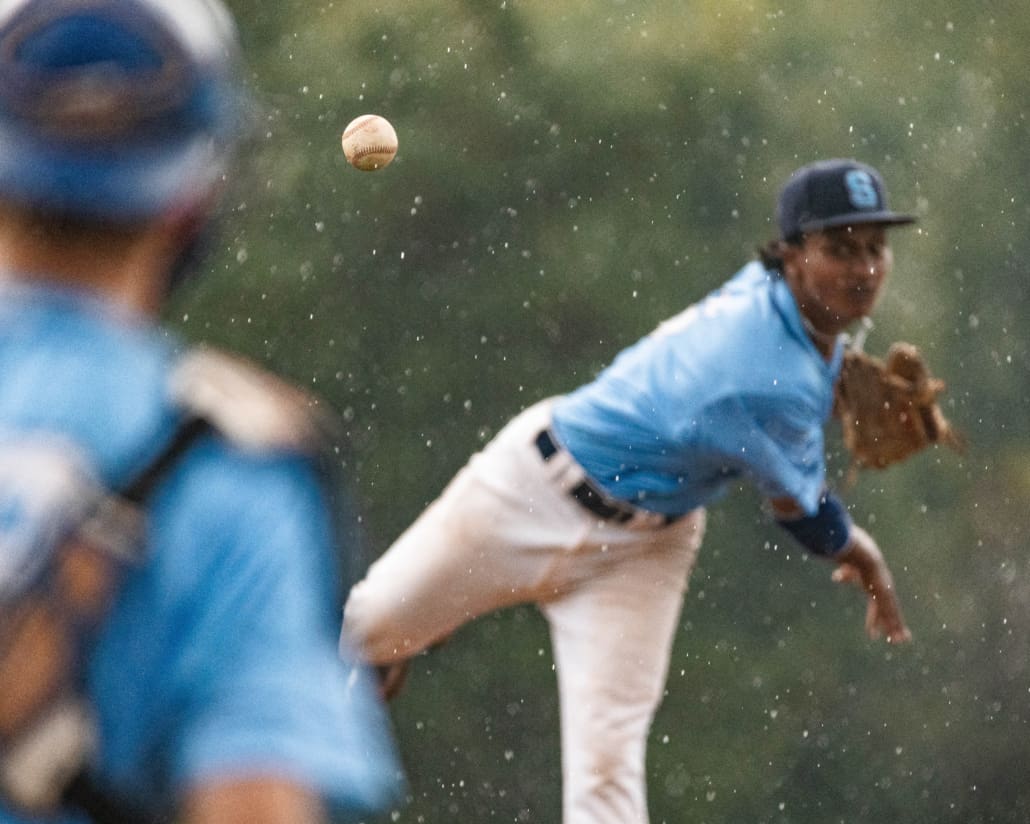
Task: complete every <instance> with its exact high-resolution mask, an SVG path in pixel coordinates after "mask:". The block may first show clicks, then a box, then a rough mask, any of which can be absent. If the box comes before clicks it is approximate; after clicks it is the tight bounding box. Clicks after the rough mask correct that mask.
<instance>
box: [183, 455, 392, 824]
mask: <svg viewBox="0 0 1030 824" xmlns="http://www.w3.org/2000/svg"><path fill="white" fill-rule="evenodd" d="M206 487H207V488H206V489H201V490H197V491H195V492H193V494H194V495H203V496H205V498H206V499H207V501H217V500H220V499H221V500H229V501H233V500H236V501H238V503H237V504H235V505H230V506H228V507H223V508H221V509H218V508H215V507H213V506H210V505H208V504H207V503H206V502H205V501H198V500H194V501H192V502H191V503H193V504H194V505H195V506H187V507H186V509H187V510H189V509H193V510H194V511H195V510H196V509H197V508H198V507H199V509H200V510H202V511H203V512H205V516H204V518H203V520H205V521H206V523H204V524H202V525H201V524H196V523H195V524H186V525H182V527H181V528H182V529H183V530H185V531H186V532H187V533H188V534H190V535H192V536H193V537H194V539H195V540H200V541H203V540H205V537H204V535H205V533H206V540H208V541H210V542H212V544H211V545H210V546H213V548H214V550H215V551H214V552H213V553H211V556H210V557H211V560H210V561H209V562H208V565H207V566H206V568H205V574H204V575H203V576H202V577H198V579H197V586H198V589H197V591H196V593H195V594H194V597H192V598H189V599H188V601H187V603H188V605H189V606H188V608H187V609H186V611H185V612H184V614H183V616H182V618H183V623H182V624H181V625H180V626H181V629H182V631H183V636H182V637H183V639H184V643H183V646H181V647H179V648H178V649H176V650H175V653H174V655H175V658H176V661H177V663H176V664H175V665H174V666H173V671H174V672H175V673H176V676H177V681H178V682H177V684H176V689H175V692H174V693H173V703H174V705H175V706H176V707H177V708H178V711H179V712H180V713H181V716H180V717H179V718H177V719H170V720H172V721H173V722H174V723H176V724H177V725H178V728H177V732H176V734H175V735H174V736H173V737H172V739H171V741H172V746H171V753H170V756H171V768H172V769H171V772H172V775H171V776H170V778H171V783H172V784H173V785H176V786H179V787H180V789H182V788H185V787H188V786H189V785H191V784H193V783H195V782H201V781H203V782H208V781H211V780H217V779H218V778H219V777H220V776H230V777H233V776H240V775H252V776H260V775H275V776H286V777H288V778H290V779H293V780H296V781H297V782H299V783H301V784H303V785H306V786H309V787H310V788H312V789H313V790H315V791H316V792H317V793H318V794H319V795H320V796H322V797H323V798H324V799H325V800H326V801H327V802H328V803H329V805H330V807H331V808H333V809H334V811H335V813H336V814H337V815H340V814H342V813H344V814H345V813H350V814H355V815H356V814H363V813H367V812H370V811H381V810H383V809H384V805H386V804H388V803H389V802H390V801H391V800H393V799H394V797H395V795H396V793H397V791H398V789H399V786H400V780H401V779H400V776H401V773H400V768H399V766H398V763H397V760H396V755H395V752H394V749H393V743H392V738H391V735H390V730H389V727H388V721H387V718H386V716H385V712H384V710H383V708H382V707H381V706H380V704H379V701H378V699H377V698H376V697H375V694H374V691H373V688H372V686H371V678H370V676H369V674H368V673H367V672H366V670H365V669H364V668H363V667H362V666H360V665H358V664H356V663H355V662H354V661H346V660H342V659H341V657H340V654H339V653H338V651H337V643H336V625H337V623H338V620H339V610H338V608H337V604H336V602H335V597H334V593H335V592H336V586H335V582H336V576H337V570H336V568H335V566H336V565H335V563H334V561H335V551H334V547H333V542H334V533H333V529H332V526H331V519H330V517H329V516H328V513H327V512H326V507H325V504H324V499H323V495H322V490H321V488H320V486H319V484H318V482H317V481H316V478H315V476H314V474H313V472H311V471H310V470H309V469H308V468H307V467H306V466H305V465H303V464H302V463H301V462H299V461H295V462H292V463H290V464H286V463H285V462H279V463H278V464H276V465H274V466H263V467H260V468H257V469H256V470H254V471H252V472H250V476H249V477H248V478H247V479H246V484H245V485H243V486H242V491H241V482H240V478H238V477H237V478H231V477H229V476H228V474H224V475H223V474H220V473H218V472H215V473H214V477H213V479H211V480H210V483H208V484H206ZM186 638H188V645H187V644H186V643H185V639H186Z"/></svg>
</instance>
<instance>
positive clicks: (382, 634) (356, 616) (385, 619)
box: [341, 584, 419, 664]
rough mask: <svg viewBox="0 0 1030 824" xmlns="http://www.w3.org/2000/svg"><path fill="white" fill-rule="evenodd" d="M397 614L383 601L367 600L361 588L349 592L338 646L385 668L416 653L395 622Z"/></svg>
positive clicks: (356, 587)
mask: <svg viewBox="0 0 1030 824" xmlns="http://www.w3.org/2000/svg"><path fill="white" fill-rule="evenodd" d="M397 615H398V611H397V610H395V609H389V608H387V607H386V606H385V604H384V599H376V598H372V597H369V596H368V593H367V592H366V591H365V590H364V589H363V587H362V586H361V584H358V585H357V586H355V587H354V589H353V590H351V594H350V597H349V598H348V599H347V605H346V607H345V609H344V612H343V631H342V633H341V644H343V643H347V644H350V645H351V647H352V648H353V649H354V650H355V651H356V652H357V653H358V654H359V655H360V656H361V657H362V658H363V659H364V660H366V661H368V662H369V663H371V664H388V663H391V662H393V661H399V660H402V659H404V658H408V657H410V656H412V655H414V654H415V653H416V652H418V651H419V650H418V648H417V647H416V642H415V639H413V638H411V637H409V635H408V634H407V633H406V632H405V630H404V628H403V626H401V624H400V623H399V622H398V621H397Z"/></svg>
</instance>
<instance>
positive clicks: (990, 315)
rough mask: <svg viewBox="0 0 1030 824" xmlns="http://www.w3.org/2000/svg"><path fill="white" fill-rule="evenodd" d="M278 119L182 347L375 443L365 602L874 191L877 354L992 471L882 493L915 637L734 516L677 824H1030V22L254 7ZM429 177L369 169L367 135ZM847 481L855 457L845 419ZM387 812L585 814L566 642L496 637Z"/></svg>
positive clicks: (713, 6) (447, 657)
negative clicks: (358, 156)
mask: <svg viewBox="0 0 1030 824" xmlns="http://www.w3.org/2000/svg"><path fill="white" fill-rule="evenodd" d="M232 5H233V7H234V10H235V12H236V14H237V16H238V19H239V22H240V27H241V33H242V38H243V41H244V46H245V49H246V52H247V55H248V61H249V67H248V70H249V75H250V80H251V83H252V85H253V87H254V89H255V98H256V107H255V113H254V126H253V130H252V134H251V136H250V139H249V142H248V145H247V146H246V148H245V151H244V152H243V154H242V156H241V163H240V170H239V171H240V174H239V176H238V178H237V179H236V180H235V181H234V182H233V184H232V186H231V187H230V190H229V197H228V200H227V204H226V209H225V212H226V213H225V216H224V224H223V232H222V235H221V238H220V245H219V247H218V249H217V250H216V254H215V256H214V258H213V259H212V262H211V265H210V267H209V268H210V271H209V273H208V275H207V276H206V277H205V278H203V279H200V280H199V281H197V282H196V283H195V284H193V285H191V286H190V287H188V288H187V289H185V290H184V291H183V292H182V293H181V294H180V295H179V296H178V297H177V299H176V302H175V304H174V306H173V308H172V310H171V311H170V313H169V320H170V321H171V322H172V323H173V324H174V325H175V326H177V327H178V328H179V329H180V330H181V331H182V332H183V333H184V334H185V335H186V336H187V337H188V338H189V339H192V340H204V341H209V342H212V343H215V344H219V345H224V346H229V347H232V348H234V349H236V350H239V351H242V352H244V353H245V354H248V355H250V356H252V357H254V358H256V359H258V360H259V361H261V362H263V363H265V364H266V365H267V366H269V367H270V368H272V369H274V370H276V371H278V372H280V373H282V374H284V375H286V376H287V377H290V378H291V379H293V380H296V381H298V382H300V383H301V384H303V385H305V386H308V387H309V388H311V389H312V390H314V391H315V392H316V393H318V394H319V395H320V396H321V397H323V398H324V399H325V400H326V401H327V402H328V403H330V404H332V405H333V406H334V407H335V408H336V409H337V410H338V411H339V413H340V414H341V415H342V416H343V418H344V420H345V422H346V428H347V433H346V439H345V440H344V441H342V442H341V443H340V444H339V445H338V446H339V456H340V458H339V459H340V463H341V465H342V466H343V468H344V470H345V474H346V477H347V479H348V485H349V493H350V495H351V497H352V499H353V502H354V510H355V517H354V525H355V532H356V534H360V540H358V539H357V538H356V539H355V545H354V547H353V548H352V551H353V554H354V555H353V558H352V560H351V565H352V567H353V571H354V573H355V574H360V572H361V571H362V570H363V569H364V567H365V566H367V564H368V563H369V562H370V561H371V560H372V559H373V558H374V557H375V556H376V555H378V554H379V553H380V552H381V551H383V549H385V548H386V547H387V546H388V545H389V543H390V542H391V541H392V540H393V538H395V537H396V536H397V534H398V533H399V532H400V531H401V530H402V529H403V528H404V527H405V526H406V525H407V524H408V523H409V522H410V521H411V520H412V519H413V518H414V517H415V516H416V515H417V514H418V513H419V511H420V510H421V509H422V507H423V506H425V504H426V503H427V502H428V501H430V500H431V499H432V498H433V497H435V495H436V494H437V493H438V492H439V490H440V489H441V488H442V486H443V485H444V484H445V483H446V481H447V480H448V479H449V478H450V476H451V475H452V474H453V473H454V472H455V471H456V470H457V469H458V468H459V467H460V466H461V464H462V463H464V461H465V459H466V458H467V457H468V455H469V454H470V453H471V452H472V451H474V450H475V449H477V448H478V447H479V446H481V445H482V444H483V443H484V442H485V441H486V440H487V439H488V438H489V437H490V436H491V435H492V434H493V433H494V432H495V431H496V430H497V429H498V428H499V427H500V426H501V425H503V424H504V423H505V422H506V421H507V420H508V419H509V418H510V417H511V416H512V415H513V414H514V413H516V412H517V411H519V410H520V409H521V408H523V407H524V406H526V405H528V404H530V403H532V402H534V401H536V400H537V399H539V398H542V397H544V396H546V395H549V394H554V393H558V392H563V391H566V390H569V389H572V388H574V387H575V386H577V385H578V384H579V383H581V382H583V381H585V380H587V379H588V378H590V376H592V375H593V374H594V373H595V372H596V371H597V369H599V368H600V367H601V366H603V365H604V364H605V363H606V362H608V361H609V360H610V359H611V358H612V357H613V356H614V355H615V353H616V352H617V351H618V350H619V349H620V348H621V347H623V346H625V345H627V344H629V343H631V342H632V341H634V340H635V339H637V338H638V337H640V336H641V335H643V334H644V333H646V332H648V331H649V330H650V329H651V328H652V327H653V326H655V325H656V324H657V323H658V322H659V321H660V320H662V319H663V318H665V317H667V316H669V315H671V314H673V313H675V312H677V311H678V310H680V309H681V308H682V307H684V306H685V305H687V304H688V303H690V302H692V301H693V300H695V299H697V298H698V297H700V296H702V295H703V294H704V293H705V292H706V291H708V290H709V289H711V288H713V287H715V286H717V285H718V284H719V283H721V282H722V281H723V280H725V279H726V278H727V277H729V276H730V275H731V274H732V273H733V272H734V271H736V269H737V268H739V266H740V265H742V264H743V263H744V262H746V261H747V260H748V259H749V258H750V257H751V256H752V255H753V252H754V249H755V248H756V246H758V245H759V244H760V243H762V242H763V241H765V240H766V239H768V238H769V237H771V236H772V235H773V234H774V227H773V223H772V220H771V216H772V210H773V204H774V201H775V197H776V192H777V190H778V188H779V185H780V184H781V182H782V181H783V179H784V178H785V177H786V175H788V174H789V173H790V172H791V171H792V170H793V169H794V168H796V167H797V166H799V165H801V164H802V163H805V162H808V161H810V160H813V159H816V158H821V157H833V156H853V157H857V158H859V159H861V160H863V161H866V162H869V163H871V164H873V165H875V166H877V167H878V168H879V169H880V170H881V171H882V172H883V173H884V175H885V177H886V178H887V181H888V185H889V187H890V189H891V194H892V200H893V205H894V206H895V207H897V208H899V209H903V210H914V211H916V212H917V213H918V214H919V215H920V218H921V220H920V224H919V227H918V228H917V229H915V230H899V231H898V232H897V233H896V234H895V235H894V236H893V237H894V246H895V254H896V267H895V274H894V276H893V279H892V282H891V284H890V286H889V290H888V293H887V295H886V297H885V299H884V300H883V302H882V304H881V306H880V309H879V311H878V313H877V316H876V318H875V320H876V325H875V328H874V329H873V331H872V333H871V335H870V337H869V339H868V341H867V348H868V349H869V350H871V351H874V352H882V351H883V350H885V349H886V347H887V345H888V344H889V343H890V342H891V341H892V340H894V339H896V338H905V339H907V340H911V341H913V342H915V343H917V344H919V345H920V346H921V347H922V348H923V349H924V350H925V351H926V352H927V354H928V355H929V357H930V359H931V363H932V364H933V366H934V368H935V370H936V371H938V372H940V373H941V374H942V375H943V376H944V377H945V378H946V379H947V380H948V383H949V389H948V394H947V402H948V407H947V410H948V414H949V415H950V416H951V417H952V418H953V419H954V420H955V422H956V423H957V425H958V426H959V427H960V428H961V429H962V430H963V431H964V432H965V434H966V436H967V437H968V439H969V441H970V448H969V451H968V453H967V454H966V455H965V456H964V457H958V456H955V455H953V454H951V453H945V452H942V451H931V452H930V453H928V454H924V455H922V456H920V457H918V458H916V459H914V460H913V461H911V462H910V463H909V464H907V465H905V466H902V467H898V468H893V469H890V470H888V471H886V472H882V473H867V474H864V475H862V476H860V478H859V479H858V481H857V482H856V483H855V484H854V485H853V487H851V488H850V489H849V490H848V498H849V500H850V501H851V502H852V503H853V511H854V516H855V518H856V519H857V520H858V521H859V522H860V523H862V524H864V525H867V526H869V527H870V528H871V530H872V531H873V532H874V534H876V535H877V536H878V538H879V539H880V542H881V544H882V546H883V548H884V550H885V552H887V553H888V555H889V557H890V558H891V559H892V562H893V565H894V569H895V573H896V577H897V583H898V587H899V590H900V592H901V595H902V597H903V599H904V603H905V606H906V611H907V618H908V620H909V622H910V624H911V626H912V629H913V631H914V634H915V643H914V644H912V645H911V646H910V647H906V648H901V649H892V648H890V647H887V646H886V645H884V644H882V643H873V642H869V641H867V640H866V639H865V638H864V635H863V632H862V620H863V611H864V607H863V604H862V601H861V598H860V597H859V596H858V593H856V592H853V591H851V590H845V589H841V588H839V587H836V586H834V585H833V584H831V582H830V581H829V573H830V569H829V567H828V566H827V565H825V564H823V563H821V562H819V561H817V560H809V559H806V558H805V557H803V554H802V553H799V552H798V551H797V550H796V549H795V548H794V547H793V546H790V545H788V544H786V543H782V542H781V534H780V533H779V531H778V530H776V529H775V527H771V526H770V525H769V523H768V522H767V520H766V519H765V517H764V516H763V515H762V514H761V511H760V509H759V507H758V501H757V499H756V497H755V496H754V494H753V493H751V492H750V491H749V490H747V489H741V490H740V491H739V492H738V493H737V494H734V495H733V496H732V497H731V498H730V499H729V500H727V501H726V502H725V503H723V504H722V505H720V506H718V507H717V508H715V509H713V511H712V513H711V520H710V528H709V533H708V538H707V541H706V545H705V548H704V550H703V552H702V556H701V560H700V564H699V568H698V569H697V571H696V573H695V575H694V578H693V581H692V585H691V591H690V593H689V594H688V597H687V602H686V605H685V608H684V612H683V617H682V622H681V623H682V628H681V631H680V633H679V635H678V638H677V641H676V646H675V650H674V653H673V661H672V670H671V675H670V679H669V684H668V695H667V698H666V701H665V702H664V704H663V706H662V708H661V710H660V712H659V715H658V718H657V720H656V723H655V726H654V730H653V735H652V740H651V747H650V757H649V764H648V777H649V784H650V794H651V809H652V820H653V822H655V823H656V824H657V822H669V824H676V823H677V822H687V821H690V822H705V823H706V824H718V823H719V822H724V823H725V824H738V823H739V822H742V821H748V822H769V823H770V824H771V823H772V822H776V824H785V823H786V822H790V824H807V822H811V823H812V824H826V823H827V822H846V824H860V823H861V822H877V823H878V822H883V821H904V822H961V824H974V823H975V822H1006V823H1008V822H1013V823H1015V822H1026V821H1027V820H1030V789H1028V782H1027V781H1026V770H1027V766H1026V765H1027V764H1030V735H1028V732H1030V729H1028V723H1030V677H1028V675H1030V673H1028V665H1027V655H1026V652H1027V646H1028V636H1030V581H1028V572H1030V567H1028V563H1027V558H1026V542H1027V538H1028V536H1030V515H1028V508H1030V440H1028V437H1027V434H1028V433H1027V418H1028V408H1030V375H1028V369H1027V366H1028V351H1027V349H1028V341H1027V333H1026V327H1025V324H1024V320H1023V319H1024V318H1025V317H1026V315H1027V310H1028V308H1030V298H1028V273H1027V265H1026V259H1027V254H1028V252H1030V233H1028V231H1027V230H1028V218H1030V209H1028V188H1027V184H1026V180H1027V178H1028V175H1030V152H1028V151H1027V146H1028V144H1030V141H1028V137H1030V125H1028V120H1027V113H1028V110H1027V106H1028V101H1030V94H1028V92H1030V83H1028V81H1027V71H1026V43H1027V42H1028V39H1030V10H1028V8H1027V6H1026V4H1025V2H1023V0H1007V1H1006V0H986V2H981V3H972V4H971V3H967V2H958V0H944V2H941V0H912V2H908V3H904V4H897V3H894V2H888V0H867V2H865V3H861V4H843V5H842V4H840V3H834V2H826V1H824V0H799V1H798V2H792V3H779V4H777V3H767V2H764V0H698V1H697V2H692V3H689V4H687V3H682V2H674V0H640V1H639V2H635V1H634V0H595V1H594V2H582V0H580V1H578V2H577V1H576V0H548V2H543V0H490V1H489V2H483V0H436V2H416V1H415V0H376V1H375V2H373V0H360V1H358V0H354V1H352V2H346V1H345V0H334V2H316V3H307V2H300V1H299V0H278V2H274V3H273V2H271V1H270V0H236V1H235V2H232ZM367 112H375V113H378V114H382V115H384V116H386V117H387V118H389V119H390V120H391V122H392V123H393V124H394V126H395V127H396V129H397V131H398V134H399V137H400V152H399V154H398V157H397V159H396V160H395V161H394V163H393V164H392V165H391V166H390V167H389V168H387V169H385V170H382V171H380V172H376V173H361V172H358V171H356V170H354V169H351V168H350V167H348V166H347V165H346V162H345V160H344V158H343V154H342V152H341V150H340V145H339V136H340V133H341V132H342V130H343V127H344V126H345V125H346V124H347V123H348V122H349V121H350V120H351V119H352V118H353V117H355V116H357V115H359V114H364V113H367ZM830 442H831V444H832V445H833V453H832V454H831V464H832V466H833V468H834V471H835V478H836V480H837V482H838V483H839V484H841V485H844V483H845V475H844V472H845V469H846V458H845V456H843V455H842V454H841V453H840V450H839V446H838V444H839V437H838V435H837V434H836V433H835V432H834V430H833V428H832V427H831V429H830ZM393 717H394V721H395V726H396V733H397V737H398V741H399V744H400V747H401V750H402V753H403V756H404V760H405V764H406V767H407V771H408V778H409V784H410V796H409V799H408V801H407V803H405V804H404V805H402V806H400V807H398V809H397V810H396V811H395V812H394V813H393V814H392V815H389V816H385V817H384V819H383V820H384V821H386V820H389V821H399V822H442V821H458V820H460V821H469V822H481V821H483V822H485V821H494V820H496V821H508V822H553V821H556V820H557V819H558V805H559V775H560V766H559V763H558V739H557V699H556V695H555V688H554V674H553V671H552V667H551V657H550V649H549V642H548V638H547V634H546V629H545V626H544V623H543V620H542V619H541V618H540V616H539V615H538V614H537V613H536V612H535V611H534V610H533V609H532V608H529V607H526V608H520V609H515V610H508V611H505V612H502V613H499V614H497V615H494V616H490V617H487V618H484V619H482V620H480V621H479V622H477V623H475V624H473V625H471V626H469V627H468V628H466V629H464V630H463V631H461V632H460V633H458V634H457V635H456V636H455V637H454V639H453V640H452V641H451V642H450V644H448V645H447V646H446V647H444V648H442V649H440V650H438V651H434V652H431V653H429V654H427V655H424V656H422V657H420V658H419V659H417V661H416V666H415V668H414V671H413V674H412V677H411V681H410V683H409V688H408V690H407V691H406V692H405V693H404V694H403V695H402V696H401V697H400V698H399V699H398V700H397V702H396V703H395V704H394V705H393Z"/></svg>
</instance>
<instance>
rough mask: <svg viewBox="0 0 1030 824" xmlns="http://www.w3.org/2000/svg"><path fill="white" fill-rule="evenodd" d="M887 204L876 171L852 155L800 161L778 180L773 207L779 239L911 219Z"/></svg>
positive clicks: (885, 188) (910, 220)
mask: <svg viewBox="0 0 1030 824" xmlns="http://www.w3.org/2000/svg"><path fill="white" fill-rule="evenodd" d="M915 220H916V218H915V216H914V215H906V214H899V213H898V212H893V211H891V209H890V207H889V206H888V205H887V187H886V186H884V183H883V178H882V177H880V173H879V172H878V171H876V169H874V168H873V167H872V166H867V165H866V164H864V163H859V162H858V161H857V160H820V161H817V162H815V163H810V164H809V165H807V166H802V167H801V168H800V169H798V170H797V171H796V172H794V174H792V175H791V176H790V179H789V180H788V181H787V183H786V184H785V185H784V187H783V189H782V190H781V191H780V198H779V201H778V203H777V207H776V221H777V223H779V226H780V237H781V238H782V239H783V240H797V239H798V238H800V236H801V235H802V234H804V233H805V232H817V231H819V230H821V229H829V228H832V227H834V226H848V225H852V224H858V223H880V224H887V225H892V226H901V225H904V224H907V223H914V222H915Z"/></svg>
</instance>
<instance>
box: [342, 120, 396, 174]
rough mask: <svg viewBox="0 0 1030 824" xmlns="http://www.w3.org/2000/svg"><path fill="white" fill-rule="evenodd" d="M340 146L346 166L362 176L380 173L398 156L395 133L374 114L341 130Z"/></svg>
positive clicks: (391, 127) (386, 121)
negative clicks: (380, 170) (349, 166)
mask: <svg viewBox="0 0 1030 824" xmlns="http://www.w3.org/2000/svg"><path fill="white" fill-rule="evenodd" d="M342 142H343V154H344V156H345V157H346V158H347V162H348V163H350V165H351V166H353V167H354V168H355V169H361V171H363V172H374V171H375V170H377V169H382V168H383V167H384V166H386V165H388V164H389V163H390V161H392V160H393V158H394V157H395V156H396V154H397V132H395V131H394V128H393V126H392V125H390V121H388V120H387V119H386V118H385V117H380V116H379V115H377V114H363V115H361V116H360V117H356V118H354V119H353V120H352V121H351V122H350V123H349V124H347V128H346V129H344V130H343V140H342Z"/></svg>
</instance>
